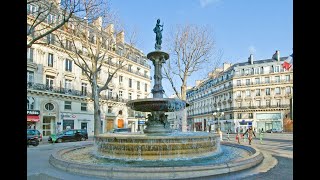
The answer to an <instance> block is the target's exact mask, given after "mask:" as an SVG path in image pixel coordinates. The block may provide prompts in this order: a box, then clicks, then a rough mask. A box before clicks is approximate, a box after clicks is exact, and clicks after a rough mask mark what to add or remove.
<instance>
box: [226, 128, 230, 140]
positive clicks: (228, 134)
mask: <svg viewBox="0 0 320 180" xmlns="http://www.w3.org/2000/svg"><path fill="white" fill-rule="evenodd" d="M230 132H231V129H228V131H227V139H228V141H230Z"/></svg>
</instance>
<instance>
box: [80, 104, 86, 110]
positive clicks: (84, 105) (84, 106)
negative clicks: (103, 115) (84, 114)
mask: <svg viewBox="0 0 320 180" xmlns="http://www.w3.org/2000/svg"><path fill="white" fill-rule="evenodd" d="M81 111H87V103H81Z"/></svg>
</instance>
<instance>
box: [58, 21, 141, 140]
mask: <svg viewBox="0 0 320 180" xmlns="http://www.w3.org/2000/svg"><path fill="white" fill-rule="evenodd" d="M85 17H87V16H85ZM102 21H103V18H102V17H98V18H97V19H96V20H95V21H93V22H92V24H89V22H88V21H87V22H86V23H82V24H78V26H77V27H78V28H77V30H76V31H75V33H74V34H72V35H71V36H70V35H68V36H66V35H65V34H64V33H61V34H59V35H57V39H58V41H59V43H60V45H61V46H62V47H63V49H65V53H67V54H68V56H69V57H70V59H71V60H73V62H74V64H75V65H76V66H78V67H79V68H80V69H81V70H82V72H83V74H84V75H85V76H86V77H87V79H88V81H89V83H90V85H91V88H92V89H91V90H92V97H91V98H92V100H93V103H94V135H98V134H100V133H101V132H100V130H101V123H100V122H101V116H100V109H101V108H100V106H101V104H100V93H101V92H102V91H104V90H107V89H108V88H109V86H110V84H111V82H112V79H113V77H115V75H116V73H117V72H119V71H122V70H124V68H125V66H126V65H127V63H126V62H127V58H128V57H129V56H130V55H131V54H133V53H134V51H135V48H134V47H133V39H134V38H135V36H134V35H135V34H134V33H133V35H132V36H130V37H129V41H130V42H131V44H130V45H129V44H126V43H124V32H123V31H122V32H119V33H115V32H114V30H113V26H111V25H109V26H108V27H107V28H105V29H103V28H102V24H103V23H102ZM114 34H117V37H116V38H117V39H118V40H115V37H114ZM116 47H122V48H123V51H122V53H118V55H117V56H116V57H115V58H116V61H117V62H116V63H114V62H112V61H111V60H110V59H109V58H108V55H109V54H110V53H111V52H114V51H115V50H116ZM101 72H103V73H104V74H107V79H106V81H105V82H100V84H101V85H100V86H99V83H98V82H99V79H100V80H101V78H100V77H99V76H100V74H101Z"/></svg>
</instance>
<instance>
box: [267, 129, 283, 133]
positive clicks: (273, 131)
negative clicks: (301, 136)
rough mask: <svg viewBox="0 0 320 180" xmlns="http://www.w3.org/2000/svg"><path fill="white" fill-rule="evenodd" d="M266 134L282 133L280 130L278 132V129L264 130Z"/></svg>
mask: <svg viewBox="0 0 320 180" xmlns="http://www.w3.org/2000/svg"><path fill="white" fill-rule="evenodd" d="M266 133H282V130H280V129H268V130H266Z"/></svg>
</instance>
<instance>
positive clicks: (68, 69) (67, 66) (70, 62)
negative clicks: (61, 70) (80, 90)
mask: <svg viewBox="0 0 320 180" xmlns="http://www.w3.org/2000/svg"><path fill="white" fill-rule="evenodd" d="M65 62H66V71H69V72H72V61H71V60H70V59H66V61H65Z"/></svg>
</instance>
